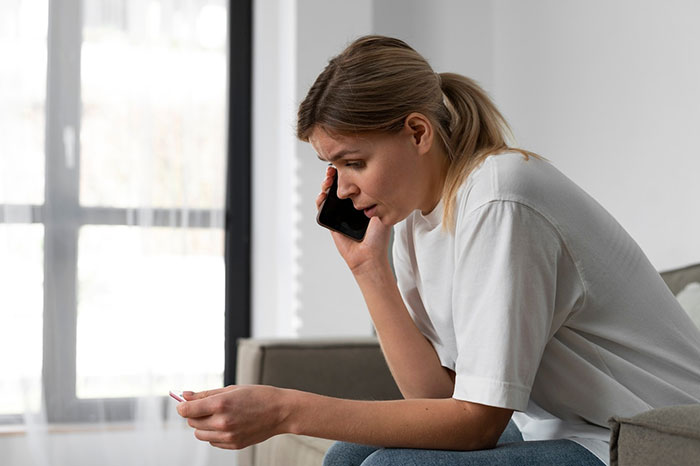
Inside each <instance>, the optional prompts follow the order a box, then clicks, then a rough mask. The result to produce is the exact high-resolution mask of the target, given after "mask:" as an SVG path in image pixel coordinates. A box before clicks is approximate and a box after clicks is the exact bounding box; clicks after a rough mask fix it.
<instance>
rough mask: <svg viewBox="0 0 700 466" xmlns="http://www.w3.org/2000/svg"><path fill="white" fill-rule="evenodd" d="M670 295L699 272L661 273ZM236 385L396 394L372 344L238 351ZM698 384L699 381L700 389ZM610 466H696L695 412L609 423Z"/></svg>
mask: <svg viewBox="0 0 700 466" xmlns="http://www.w3.org/2000/svg"><path fill="white" fill-rule="evenodd" d="M662 276H663V278H664V280H665V281H666V283H667V284H668V286H669V288H670V289H671V291H672V292H673V293H674V294H677V293H678V292H679V291H680V290H681V289H683V288H684V287H685V286H686V285H687V284H688V283H691V282H700V264H698V265H695V266H691V267H685V268H683V269H678V270H673V271H669V272H665V273H662ZM237 367H238V370H237V383H239V384H265V385H273V386H278V387H285V388H295V389H299V390H305V391H309V392H314V393H320V394H323V395H329V396H336V397H342V398H352V399H367V400H386V399H398V398H400V397H401V394H400V392H399V390H398V388H397V387H396V384H395V383H394V381H393V379H392V377H391V374H390V373H389V369H388V367H387V365H386V362H385V361H384V357H383V356H382V353H381V350H380V348H379V344H378V342H377V341H376V339H373V338H356V339H342V340H339V339H327V340H324V339H315V340H309V339H301V340H296V339H295V340H256V339H244V340H241V341H240V342H239V344H238V366H237ZM698 383H700V381H698ZM611 428H612V437H611V464H613V465H620V466H622V465H635V466H645V465H657V464H664V465H673V464H678V465H681V464H682V465H686V464H698V465H700V405H694V406H691V407H681V408H664V409H660V410H653V411H650V412H649V413H644V414H643V415H640V416H636V417H634V418H630V419H623V418H616V419H611ZM332 443H333V442H332V441H329V440H324V439H316V438H311V437H304V436H294V435H279V436H276V437H273V438H271V439H269V440H267V441H265V442H263V443H261V444H259V445H255V446H252V447H249V448H246V449H244V450H242V451H241V452H239V458H238V464H239V465H240V466H278V465H279V466H297V465H299V466H302V465H303V466H312V465H321V463H322V460H323V455H324V453H325V451H326V450H327V449H328V447H329V446H330V445H331V444H332Z"/></svg>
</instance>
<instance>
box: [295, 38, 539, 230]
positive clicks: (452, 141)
mask: <svg viewBox="0 0 700 466" xmlns="http://www.w3.org/2000/svg"><path fill="white" fill-rule="evenodd" d="M413 112H419V113H422V114H423V115H425V116H426V117H427V118H428V119H429V120H430V121H431V123H432V124H433V126H434V128H435V130H436V133H437V135H438V137H439V138H438V142H439V143H440V144H441V145H442V148H443V149H444V151H445V153H446V154H447V157H448V158H449V168H448V171H447V177H446V179H445V184H444V186H443V193H442V199H443V203H444V214H443V218H442V226H443V228H446V229H448V230H450V231H452V230H453V229H454V224H455V212H454V211H455V202H456V197H457V191H458V190H459V188H460V186H461V185H462V184H463V183H464V181H465V180H466V179H467V177H468V176H469V174H470V173H471V172H472V171H473V170H474V169H475V168H476V167H477V166H478V165H479V164H480V163H481V162H483V161H484V159H486V157H488V156H489V155H493V154H498V153H500V152H505V151H509V150H510V151H517V152H520V153H521V154H523V156H524V157H525V158H526V159H527V158H528V157H529V156H534V157H538V156H537V154H534V153H532V152H529V151H525V150H522V149H516V148H512V147H510V146H509V145H508V141H509V140H512V132H511V130H510V127H509V126H508V123H507V122H506V120H505V119H504V118H503V115H501V113H500V112H499V111H498V109H497V108H496V106H495V105H494V104H493V102H492V101H491V99H490V98H489V97H488V95H487V94H486V92H485V91H484V90H483V89H481V87H479V85H478V84H477V83H476V82H475V81H473V80H471V79H469V78H467V77H466V76H462V75H459V74H456V73H440V74H437V73H435V72H434V71H433V69H432V68H431V67H430V65H429V64H428V62H427V61H426V60H425V58H423V57H422V56H421V55H420V54H419V53H418V52H416V51H415V50H413V49H412V48H411V47H410V46H408V45H407V44H406V43H405V42H403V41H402V40H399V39H395V38H391V37H385V36H377V35H370V36H363V37H360V38H358V39H357V40H355V41H354V42H353V43H352V44H350V45H349V46H348V47H347V48H346V49H345V50H344V51H343V52H341V53H340V54H339V55H337V56H336V57H334V58H332V59H331V60H330V61H329V62H328V65H327V66H326V68H325V69H324V70H323V72H321V74H320V75H319V76H318V77H317V78H316V81H315V82H314V83H313V85H312V86H311V88H310V89H309V92H308V94H307V95H306V98H305V99H304V101H303V102H302V103H301V104H300V105H299V111H298V115H297V137H298V138H299V139H300V140H302V141H306V142H308V140H309V137H310V136H311V133H312V131H313V130H314V128H315V127H317V126H318V127H322V128H323V129H324V130H325V131H327V132H329V133H330V134H343V135H357V134H362V133H368V132H388V133H395V132H398V131H399V130H400V129H401V128H402V127H403V125H404V120H405V119H406V117H407V116H408V115H409V114H411V113H413Z"/></svg>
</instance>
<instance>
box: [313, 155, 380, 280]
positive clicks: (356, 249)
mask: <svg viewBox="0 0 700 466" xmlns="http://www.w3.org/2000/svg"><path fill="white" fill-rule="evenodd" d="M335 171H336V169H335V168H334V167H328V169H326V177H325V178H324V180H323V182H322V183H321V193H320V194H319V195H318V196H317V197H316V209H317V210H318V209H320V208H321V205H322V204H323V202H324V201H325V200H326V197H328V190H329V189H330V187H331V185H333V177H334V175H335ZM331 236H332V237H333V241H334V242H335V247H336V248H337V249H338V252H340V255H341V256H342V257H343V259H344V260H345V263H346V264H347V265H348V267H349V268H350V271H351V272H352V273H353V274H357V273H361V272H362V271H363V270H364V269H365V268H367V267H377V266H381V265H384V264H386V265H388V251H389V239H390V237H391V226H385V225H384V224H383V223H382V222H381V221H380V220H379V217H372V218H371V219H370V221H369V226H368V227H367V233H365V238H364V239H363V240H362V241H361V242H357V241H354V240H352V239H350V238H348V237H347V236H345V235H343V234H341V233H338V232H336V231H331Z"/></svg>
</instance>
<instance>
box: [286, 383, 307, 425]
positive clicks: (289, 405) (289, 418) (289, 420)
mask: <svg viewBox="0 0 700 466" xmlns="http://www.w3.org/2000/svg"><path fill="white" fill-rule="evenodd" d="M280 390H281V393H280V400H281V413H282V420H281V423H280V426H281V432H280V433H288V434H301V432H302V430H303V429H302V420H301V416H300V413H302V412H303V409H302V408H301V404H302V397H303V395H304V393H303V392H301V391H298V390H292V389H287V388H283V389H280Z"/></svg>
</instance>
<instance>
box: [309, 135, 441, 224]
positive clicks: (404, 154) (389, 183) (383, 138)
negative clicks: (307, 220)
mask: <svg viewBox="0 0 700 466" xmlns="http://www.w3.org/2000/svg"><path fill="white" fill-rule="evenodd" d="M423 139H425V137H424V138H423ZM309 142H310V143H311V145H312V146H313V148H314V149H315V150H316V153H317V154H318V157H319V159H321V160H323V161H327V162H330V163H332V164H333V166H334V167H335V168H336V169H337V170H338V197H339V198H341V199H344V198H349V199H351V200H352V202H353V205H354V206H355V208H356V209H359V210H364V212H365V215H367V216H368V217H379V220H381V222H382V223H383V224H384V225H394V224H396V223H398V222H400V221H401V220H403V219H405V218H406V217H408V215H409V214H410V213H411V212H413V211H414V210H416V209H421V210H424V211H426V212H429V211H430V210H432V208H433V207H435V204H437V200H439V194H438V198H437V200H434V203H433V202H432V201H430V200H427V199H426V197H431V196H430V195H429V193H427V192H426V191H428V188H429V187H430V186H431V183H430V174H431V170H429V169H428V167H427V166H426V165H425V164H426V160H427V157H422V155H424V152H425V151H424V147H423V146H422V145H421V143H420V137H418V139H416V135H415V134H413V131H412V130H411V128H410V127H409V126H408V125H406V127H405V128H404V129H402V130H401V131H400V132H398V133H396V134H386V133H378V134H363V135H361V136H340V135H333V136H331V135H330V134H329V133H328V132H326V131H325V130H324V129H323V128H322V127H316V128H315V129H314V131H313V132H312V133H311V136H310V137H309ZM425 142H426V141H423V143H425ZM432 197H434V196H432ZM431 203H433V205H429V204H431Z"/></svg>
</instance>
